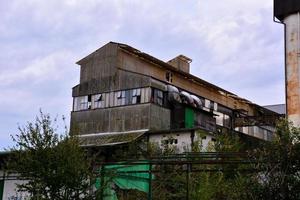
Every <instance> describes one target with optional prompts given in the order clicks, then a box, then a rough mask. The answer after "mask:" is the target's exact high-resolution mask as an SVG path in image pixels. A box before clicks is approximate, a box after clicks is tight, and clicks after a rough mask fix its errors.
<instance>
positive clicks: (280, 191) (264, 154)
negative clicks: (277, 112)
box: [254, 119, 300, 200]
mask: <svg viewBox="0 0 300 200" xmlns="http://www.w3.org/2000/svg"><path fill="white" fill-rule="evenodd" d="M254 156H255V157H256V158H258V159H259V162H258V163H259V164H258V166H257V167H258V168H260V169H261V172H260V173H259V174H258V175H259V176H258V183H259V184H260V191H259V192H258V193H259V195H260V196H261V197H262V198H263V199H272V200H276V199H278V200H279V199H280V200H281V199H283V200H285V199H289V200H293V199H295V200H296V199H300V128H297V127H294V126H293V124H292V123H290V122H288V121H287V120H285V119H282V120H280V121H279V122H278V123H277V126H276V131H275V136H274V138H273V140H272V141H271V142H269V143H266V144H265V145H263V146H262V147H261V148H259V149H256V152H255V153H254Z"/></svg>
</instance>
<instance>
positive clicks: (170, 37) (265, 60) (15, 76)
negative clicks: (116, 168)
mask: <svg viewBox="0 0 300 200" xmlns="http://www.w3.org/2000/svg"><path fill="white" fill-rule="evenodd" d="M272 12H273V8H272V1H261V0H251V1H249V0H199V1H179V0H165V1H161V0H145V1H140V0H64V1H61V0H51V1H40V0H23V1H22V0H12V1H1V2H0V23H1V26H0V45H1V49H0V89H1V91H2V93H1V97H2V98H0V112H1V114H2V113H3V114H2V115H11V116H13V117H11V118H9V120H8V121H9V122H7V123H6V124H9V125H5V123H4V124H3V123H1V124H0V131H2V132H3V131H5V130H7V132H10V130H12V127H11V124H15V123H16V122H20V123H22V122H23V121H27V120H30V117H32V116H35V114H36V113H37V112H38V109H39V108H40V107H41V108H43V109H46V110H45V111H46V112H50V113H53V114H54V115H56V114H65V115H68V113H69V110H70V108H71V103H72V102H71V88H72V87H73V86H74V85H76V84H77V83H78V81H79V67H77V66H76V65H75V64H74V63H75V62H76V61H77V60H79V59H81V58H82V57H84V56H86V55H87V54H89V53H91V52H92V51H94V50H95V49H97V48H99V47H100V46H102V45H103V44H105V43H107V42H109V41H117V42H123V43H128V44H130V45H132V46H133V47H136V48H139V49H140V50H142V51H144V52H147V53H150V54H152V55H154V56H156V57H158V58H161V59H163V60H168V59H171V58H173V57H175V56H176V55H177V54H181V53H183V54H186V55H187V56H189V57H191V58H192V59H193V63H192V72H193V73H194V74H196V75H198V76H200V77H201V78H204V79H206V80H208V81H210V82H212V83H215V84H217V85H218V86H221V87H224V88H225V89H228V90H230V91H233V92H235V93H237V94H238V95H240V96H242V97H247V98H250V100H252V101H254V102H257V103H261V104H270V103H282V101H283V99H284V98H283V96H284V91H283V79H284V78H283V72H284V71H283V64H284V63H283V40H282V39H283V32H282V28H283V27H281V26H280V25H278V24H274V23H273V22H272ZM3 97H5V98H3ZM270 97H272V98H270ZM268 102H270V103H268ZM16 105H17V106H16ZM24 113H26V114H24ZM0 146H1V144H0Z"/></svg>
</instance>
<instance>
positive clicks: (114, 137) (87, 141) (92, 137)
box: [78, 129, 148, 146]
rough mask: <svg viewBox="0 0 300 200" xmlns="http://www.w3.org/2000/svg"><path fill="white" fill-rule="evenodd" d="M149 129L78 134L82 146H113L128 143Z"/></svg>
mask: <svg viewBox="0 0 300 200" xmlns="http://www.w3.org/2000/svg"><path fill="white" fill-rule="evenodd" d="M147 131H148V129H142V130H134V131H126V132H110V133H95V134H87V135H78V137H79V142H80V146H113V145H120V144H126V143H129V142H132V141H135V140H137V139H138V138H140V137H141V136H143V135H144V134H145V133H146V132H147Z"/></svg>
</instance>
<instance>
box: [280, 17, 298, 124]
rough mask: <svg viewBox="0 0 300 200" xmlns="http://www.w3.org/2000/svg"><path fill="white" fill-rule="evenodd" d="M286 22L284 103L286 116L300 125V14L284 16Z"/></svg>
mask: <svg viewBox="0 0 300 200" xmlns="http://www.w3.org/2000/svg"><path fill="white" fill-rule="evenodd" d="M283 22H284V24H286V34H285V35H286V38H285V40H286V92H287V94H286V104H287V117H288V119H289V120H290V121H292V122H293V123H294V125H295V126H298V127H300V60H299V58H300V57H299V56H300V51H299V49H300V15H299V13H295V14H291V15H289V16H287V17H285V18H284V20H283Z"/></svg>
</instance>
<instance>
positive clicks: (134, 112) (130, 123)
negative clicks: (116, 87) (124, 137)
mask: <svg viewBox="0 0 300 200" xmlns="http://www.w3.org/2000/svg"><path fill="white" fill-rule="evenodd" d="M169 128H170V110H168V109H166V108H163V107H160V106H157V105H154V104H150V103H148V104H136V105H129V106H121V107H114V108H103V109H95V110H86V111H79V112H72V113H71V134H91V133H104V132H122V131H130V130H140V129H151V130H166V129H169Z"/></svg>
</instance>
